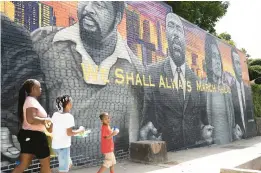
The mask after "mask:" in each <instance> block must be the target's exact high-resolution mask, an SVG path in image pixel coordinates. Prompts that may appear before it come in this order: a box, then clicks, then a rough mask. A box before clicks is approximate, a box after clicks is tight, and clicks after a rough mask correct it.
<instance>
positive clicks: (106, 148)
mask: <svg viewBox="0 0 261 173" xmlns="http://www.w3.org/2000/svg"><path fill="white" fill-rule="evenodd" d="M100 119H101V122H102V128H101V152H102V154H103V155H104V161H103V165H102V166H101V168H100V170H99V171H98V173H102V172H104V171H105V170H106V169H107V168H110V173H114V165H115V164H116V159H115V155H114V153H113V152H114V143H113V136H116V135H117V134H118V133H119V130H118V129H115V130H114V131H113V130H112V129H111V127H110V118H109V114H108V113H107V112H104V113H102V114H101V115H100Z"/></svg>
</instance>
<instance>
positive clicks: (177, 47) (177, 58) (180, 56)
mask: <svg viewBox="0 0 261 173" xmlns="http://www.w3.org/2000/svg"><path fill="white" fill-rule="evenodd" d="M170 43H171V44H170V45H171V46H170V47H169V51H170V54H171V57H172V59H173V61H174V62H176V65H182V64H183V63H184V62H185V52H184V51H185V50H183V47H182V43H181V41H180V39H179V38H173V39H172V40H171V41H170Z"/></svg>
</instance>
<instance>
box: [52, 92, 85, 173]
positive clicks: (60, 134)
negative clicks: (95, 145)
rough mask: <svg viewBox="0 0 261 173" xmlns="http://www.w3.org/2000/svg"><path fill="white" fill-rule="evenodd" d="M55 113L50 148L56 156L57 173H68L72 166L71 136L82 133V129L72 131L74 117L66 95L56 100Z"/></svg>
mask: <svg viewBox="0 0 261 173" xmlns="http://www.w3.org/2000/svg"><path fill="white" fill-rule="evenodd" d="M56 107H57V109H58V112H55V113H54V114H53V117H52V126H53V127H52V136H53V139H52V148H53V150H54V152H55V153H56V154H57V156H58V161H59V172H60V173H61V172H69V168H70V167H71V166H72V161H71V158H70V146H71V136H74V135H76V134H79V133H82V132H84V127H82V126H81V127H80V128H79V129H78V130H73V129H72V128H73V127H74V126H75V124H74V117H73V115H72V114H70V113H69V112H70V110H71V109H72V99H71V97H70V96H68V95H63V96H61V97H58V98H57V99H56Z"/></svg>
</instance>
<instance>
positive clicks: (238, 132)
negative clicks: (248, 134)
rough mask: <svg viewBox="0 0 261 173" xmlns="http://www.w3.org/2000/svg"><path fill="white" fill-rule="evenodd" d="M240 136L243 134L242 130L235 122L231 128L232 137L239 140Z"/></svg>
mask: <svg viewBox="0 0 261 173" xmlns="http://www.w3.org/2000/svg"><path fill="white" fill-rule="evenodd" d="M242 136H243V132H242V130H241V128H240V127H239V125H238V124H237V125H236V126H235V127H234V128H233V139H234V140H240V139H242Z"/></svg>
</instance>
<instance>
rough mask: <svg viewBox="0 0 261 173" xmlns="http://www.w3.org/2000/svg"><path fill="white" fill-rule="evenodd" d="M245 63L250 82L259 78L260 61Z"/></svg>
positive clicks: (260, 73) (253, 60)
mask: <svg viewBox="0 0 261 173" xmlns="http://www.w3.org/2000/svg"><path fill="white" fill-rule="evenodd" d="M247 63H248V72H249V78H250V81H252V80H254V79H256V78H258V77H261V59H248V60H247Z"/></svg>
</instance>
